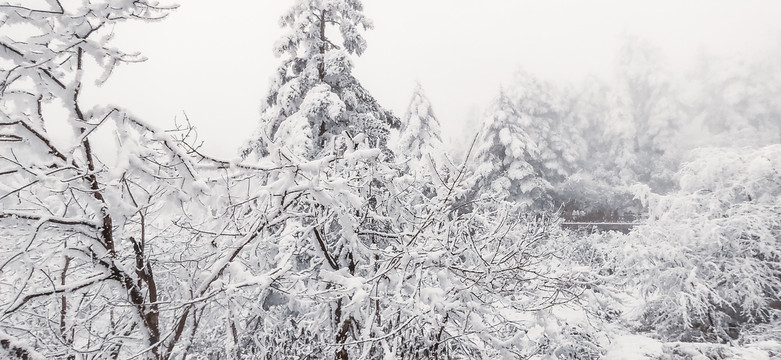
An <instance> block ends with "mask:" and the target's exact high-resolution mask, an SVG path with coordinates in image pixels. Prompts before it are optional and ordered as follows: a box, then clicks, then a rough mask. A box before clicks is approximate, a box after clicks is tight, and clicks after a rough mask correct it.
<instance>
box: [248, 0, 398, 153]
mask: <svg viewBox="0 0 781 360" xmlns="http://www.w3.org/2000/svg"><path fill="white" fill-rule="evenodd" d="M281 25H282V26H283V27H285V28H287V29H288V30H289V32H288V33H287V34H286V35H284V36H283V37H282V39H280V40H279V41H278V42H277V44H276V45H275V47H274V51H275V53H276V55H277V56H279V57H281V58H282V59H283V61H282V64H281V65H280V66H279V68H278V70H277V73H276V76H275V78H274V79H273V81H272V84H271V89H270V91H269V95H268V96H267V98H266V101H265V104H264V105H263V109H262V113H261V121H260V128H259V129H258V131H257V134H256V135H255V137H254V139H253V140H252V141H250V143H249V144H248V145H247V146H246V147H245V149H244V150H243V154H244V156H247V155H249V154H250V153H253V152H254V153H257V154H258V155H260V156H264V155H268V154H269V153H270V152H272V149H273V148H287V149H288V150H289V151H290V152H292V153H293V154H295V155H298V156H303V157H305V158H310V159H311V158H315V157H317V156H318V154H320V153H321V151H322V150H323V149H324V148H327V147H328V144H329V142H331V141H332V140H333V136H334V135H340V134H342V133H344V132H346V133H347V134H348V135H349V136H350V137H354V136H356V135H358V134H361V133H362V134H365V135H366V137H367V140H368V143H369V145H370V146H372V147H378V148H381V149H385V148H386V143H387V137H388V134H389V131H390V128H391V127H398V125H399V120H398V118H397V117H395V116H394V115H393V114H392V113H391V112H390V111H388V110H385V109H384V108H382V107H381V106H380V105H379V104H378V103H377V101H376V100H375V99H374V98H373V97H372V96H371V95H370V94H369V92H368V91H367V90H366V89H365V88H364V87H363V86H362V85H361V84H360V82H358V80H357V79H356V78H355V77H354V76H353V74H352V68H353V63H352V60H351V58H350V57H351V55H352V54H355V55H358V56H360V55H361V54H363V52H364V51H365V50H366V40H365V39H364V38H363V36H362V35H361V32H362V30H368V29H371V28H372V22H371V21H370V20H369V19H368V18H366V16H364V14H363V5H362V3H361V1H360V0H336V1H324V0H298V1H296V2H295V5H294V6H293V7H292V8H291V9H290V10H289V11H288V12H287V13H286V14H285V15H284V16H283V17H282V19H281ZM334 28H336V29H334ZM334 30H338V36H336V37H334V36H333V34H332V32H333V31H334ZM334 38H341V39H342V41H341V46H339V45H337V44H335V43H334V41H335V40H333V39H334Z"/></svg>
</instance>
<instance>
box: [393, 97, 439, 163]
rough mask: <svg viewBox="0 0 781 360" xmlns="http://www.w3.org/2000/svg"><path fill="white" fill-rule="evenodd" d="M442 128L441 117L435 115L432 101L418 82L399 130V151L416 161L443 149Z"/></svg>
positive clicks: (401, 154) (400, 153)
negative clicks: (440, 124)
mask: <svg viewBox="0 0 781 360" xmlns="http://www.w3.org/2000/svg"><path fill="white" fill-rule="evenodd" d="M442 149H443V146H442V130H441V128H440V126H439V119H437V117H436V116H435V115H434V110H433V108H432V106H431V102H430V101H429V99H428V97H426V94H425V93H424V91H423V86H422V85H421V84H420V83H417V85H416V86H415V90H414V92H413V94H412V100H410V103H409V106H407V112H406V113H405V114H404V117H403V118H402V122H401V130H400V132H399V142H398V144H397V153H398V154H399V155H400V156H403V157H405V158H407V159H411V160H413V161H415V162H417V161H419V160H421V159H423V158H424V157H425V156H426V155H429V154H434V153H435V152H437V151H441V150H442Z"/></svg>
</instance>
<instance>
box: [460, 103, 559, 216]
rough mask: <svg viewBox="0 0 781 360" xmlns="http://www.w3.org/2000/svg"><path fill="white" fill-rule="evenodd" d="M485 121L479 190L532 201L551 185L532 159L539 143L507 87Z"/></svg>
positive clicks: (479, 155) (480, 146)
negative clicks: (526, 125)
mask: <svg viewBox="0 0 781 360" xmlns="http://www.w3.org/2000/svg"><path fill="white" fill-rule="evenodd" d="M489 114H490V116H489V117H488V118H487V119H486V120H485V122H484V123H483V129H482V131H481V132H480V136H479V138H478V140H477V141H478V147H477V150H476V156H475V163H476V164H479V165H478V167H477V169H476V172H475V173H476V176H477V180H476V181H475V186H476V189H477V191H478V192H484V191H487V190H489V189H490V191H492V192H493V193H495V194H498V195H499V196H500V197H503V198H506V199H508V200H512V201H518V202H522V203H526V204H531V203H532V202H534V201H535V200H537V199H539V198H541V197H542V196H544V194H545V193H546V192H547V191H548V190H549V189H550V188H551V185H550V183H549V182H548V181H546V180H545V179H544V178H543V177H542V174H541V173H540V172H539V169H535V167H534V166H533V165H532V164H531V163H530V160H531V159H532V158H533V157H534V156H536V155H537V148H536V144H535V143H534V141H533V140H532V138H531V137H530V136H529V134H528V133H527V132H526V131H525V130H524V128H523V127H522V125H521V122H520V118H521V114H520V112H519V111H518V110H517V109H516V108H515V106H514V105H513V104H512V102H511V100H510V98H509V97H508V96H507V94H506V93H505V91H504V90H503V91H502V92H501V93H500V95H499V98H498V99H497V100H496V101H495V102H494V105H493V107H492V109H491V110H489Z"/></svg>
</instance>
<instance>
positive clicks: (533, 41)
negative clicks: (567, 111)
mask: <svg viewBox="0 0 781 360" xmlns="http://www.w3.org/2000/svg"><path fill="white" fill-rule="evenodd" d="M180 3H181V6H180V8H179V9H178V10H176V11H175V12H174V13H172V14H171V15H170V16H169V17H168V18H167V19H165V20H164V21H162V22H156V23H151V24H143V25H132V26H131V25H129V26H122V27H117V28H116V45H118V46H120V47H121V48H123V49H126V50H138V51H141V52H142V53H143V54H144V55H146V56H147V57H148V58H149V60H148V61H147V62H145V63H141V64H130V65H127V66H122V67H120V68H119V69H117V70H116V71H115V73H114V76H113V78H112V79H111V80H110V81H109V82H108V83H107V84H105V85H104V86H103V88H102V89H100V90H99V91H96V92H93V93H92V94H91V96H92V99H94V101H100V102H111V103H116V104H119V105H122V106H124V107H126V108H128V109H130V110H131V111H133V112H134V113H135V114H137V115H139V116H142V117H144V118H145V119H148V120H149V121H153V122H155V123H158V124H159V125H160V126H165V125H166V124H170V123H172V121H173V119H174V118H175V117H179V118H181V116H182V115H181V114H182V112H183V111H184V112H186V113H187V114H188V115H189V117H190V119H191V120H192V121H193V123H195V125H197V126H198V128H199V132H200V133H201V135H202V139H203V140H205V141H206V144H205V147H206V149H207V150H208V151H210V152H212V153H214V154H217V155H219V156H223V157H233V156H235V155H236V149H237V148H238V146H239V145H240V144H241V143H242V142H243V141H245V140H246V139H247V137H248V136H249V135H250V134H251V133H252V131H253V130H254V129H255V128H256V126H257V119H258V117H259V108H260V103H261V99H262V98H263V97H264V96H265V95H266V91H267V89H268V83H269V77H270V75H271V74H272V72H273V71H274V69H275V68H276V66H277V65H278V63H279V61H278V59H275V58H274V57H273V54H272V52H271V47H272V45H273V43H274V42H275V41H276V39H277V38H278V36H279V35H280V34H281V30H280V29H279V26H278V23H279V22H278V18H279V16H280V15H281V13H282V12H283V11H284V9H285V8H287V7H288V6H290V4H291V3H292V0H290V1H288V0H284V1H283V0H263V1H242V0H221V1H213V0H187V1H180ZM364 4H365V8H366V14H367V15H368V16H369V17H371V18H372V19H373V20H374V22H375V29H374V30H371V31H369V32H368V33H367V34H366V37H367V39H368V42H369V48H368V50H367V51H366V53H365V54H364V55H363V56H362V57H361V58H358V59H357V60H356V69H355V74H356V76H357V77H358V79H359V80H360V81H361V82H362V83H363V84H364V85H365V86H366V87H367V88H368V89H369V90H370V91H371V92H372V93H373V94H374V96H375V97H376V98H377V99H378V100H379V101H380V102H381V103H382V104H383V105H385V106H386V107H388V108H390V109H392V110H393V111H394V112H395V113H396V114H397V115H398V116H402V115H403V113H404V110H405V109H406V106H407V102H408V101H409V99H410V97H411V92H412V90H413V86H414V82H415V81H416V80H419V81H420V82H421V83H422V85H423V87H424V89H425V90H426V93H427V94H428V96H429V98H430V99H431V101H432V104H433V106H434V111H435V113H436V114H437V116H438V118H439V119H440V122H442V124H443V129H445V132H446V134H445V136H446V138H448V137H449V138H452V137H455V136H456V135H457V133H458V131H459V129H460V128H461V126H460V124H461V123H463V122H464V121H465V120H466V119H467V117H468V116H469V115H470V114H475V113H476V112H477V111H479V110H482V109H483V108H484V107H485V106H486V104H487V103H488V102H489V101H490V100H491V99H492V98H493V97H494V96H495V95H496V94H497V92H498V89H499V86H500V84H502V83H503V82H504V83H506V82H507V81H508V79H509V78H510V77H511V76H512V74H513V73H514V72H515V71H516V70H517V69H519V68H523V69H525V70H527V71H529V72H531V73H533V74H535V75H539V76H541V77H543V78H546V79H549V80H553V81H563V82H578V81H581V80H583V79H584V78H586V77H587V76H588V75H589V74H593V75H596V76H599V77H602V78H605V79H607V80H609V79H610V77H611V76H612V68H613V61H614V58H615V54H616V51H617V49H618V44H619V42H620V40H621V38H622V36H624V35H639V36H642V37H645V38H647V39H649V40H650V41H651V42H653V43H655V44H657V45H658V46H659V47H661V48H662V49H663V51H664V52H665V54H666V55H667V58H668V62H669V63H670V65H671V66H672V67H673V69H681V68H684V67H686V66H687V65H688V63H689V62H691V61H693V60H694V58H695V56H696V55H697V54H698V52H701V51H707V52H709V53H712V54H716V55H729V54H733V55H734V54H738V55H746V54H751V53H754V52H756V51H761V50H763V49H766V48H769V47H770V46H772V45H773V44H775V46H778V45H779V43H780V41H779V39H781V21H779V18H778V16H779V15H780V14H781V1H771V0H767V1H759V0H755V1H749V0H735V1H714V0H708V1H706V0H698V1H693V0H689V1H680V0H671V1H667V0H665V1H659V0H655V1H628V0H615V1H607V0H602V1H598V0H590V1H576V0H571V1H556V0H548V1H531V0H530V1H525V0H524V1H522V0H479V1H472V0H364Z"/></svg>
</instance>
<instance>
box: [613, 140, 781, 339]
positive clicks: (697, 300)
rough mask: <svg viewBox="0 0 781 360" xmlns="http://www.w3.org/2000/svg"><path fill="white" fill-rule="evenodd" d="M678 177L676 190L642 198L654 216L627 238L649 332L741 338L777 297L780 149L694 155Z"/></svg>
mask: <svg viewBox="0 0 781 360" xmlns="http://www.w3.org/2000/svg"><path fill="white" fill-rule="evenodd" d="M678 175H679V178H680V187H681V190H680V191H679V192H677V193H674V194H669V195H665V196H659V195H654V194H650V193H648V192H645V195H644V196H643V200H644V201H647V202H648V205H649V211H650V218H649V219H648V221H647V223H646V224H645V225H643V226H640V227H637V228H636V229H635V231H634V232H633V234H632V235H631V236H630V237H629V238H627V242H626V244H625V245H624V248H623V253H624V254H625V256H626V260H625V261H626V262H625V265H626V266H627V268H628V269H629V271H630V276H631V277H634V278H635V279H636V280H637V281H638V283H639V284H641V285H642V289H643V293H644V294H645V295H646V297H647V307H646V311H645V321H646V322H647V323H648V325H649V326H651V327H653V328H656V329H657V330H659V331H661V332H663V333H665V334H667V335H669V336H670V337H677V338H680V339H683V340H706V339H712V338H713V337H716V338H718V339H721V340H723V341H728V340H730V339H735V338H737V336H738V334H739V332H740V329H741V327H742V326H744V325H745V324H750V323H761V322H765V321H768V320H770V318H771V314H772V311H773V308H772V306H773V304H774V302H775V304H777V302H778V301H779V300H780V299H781V296H780V295H779V294H781V216H779V214H781V145H772V146H768V147H765V148H761V149H720V148H718V149H702V150H698V151H697V153H696V154H695V157H694V160H693V161H692V162H690V163H687V164H685V165H684V166H683V168H682V169H681V171H680V172H679V174H678ZM640 192H641V193H642V191H640ZM774 306H775V307H777V305H774Z"/></svg>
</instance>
